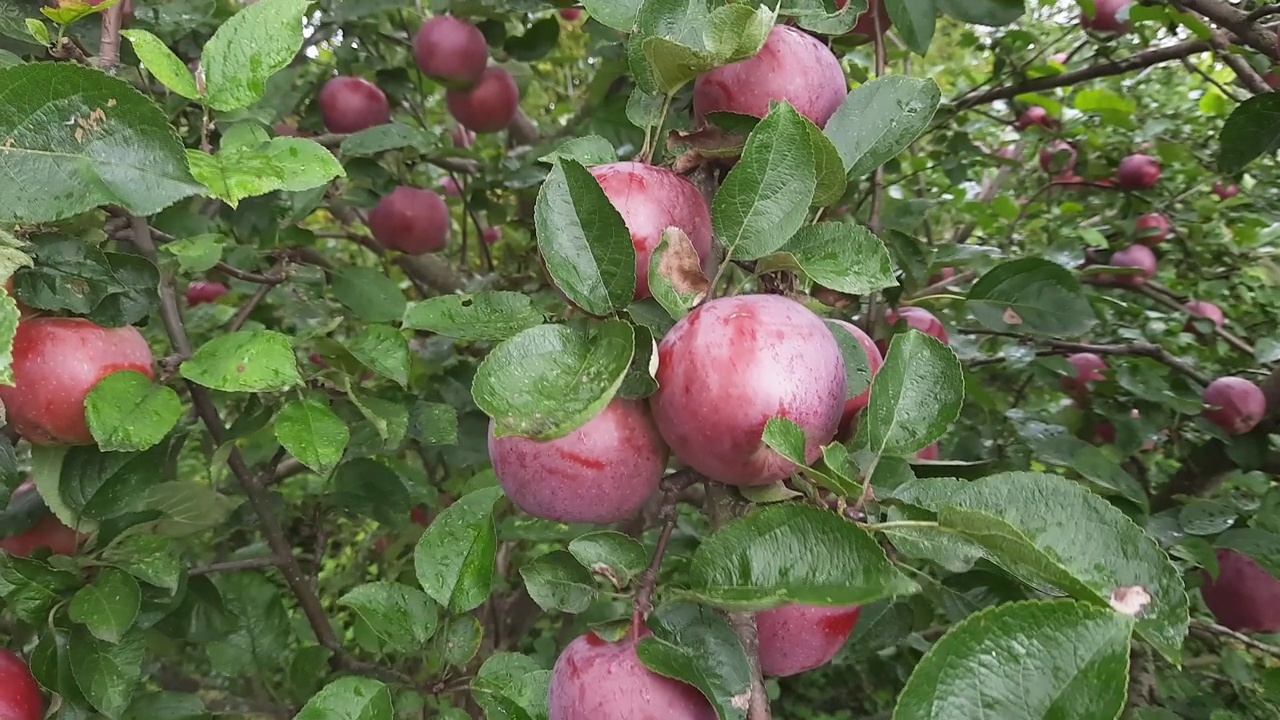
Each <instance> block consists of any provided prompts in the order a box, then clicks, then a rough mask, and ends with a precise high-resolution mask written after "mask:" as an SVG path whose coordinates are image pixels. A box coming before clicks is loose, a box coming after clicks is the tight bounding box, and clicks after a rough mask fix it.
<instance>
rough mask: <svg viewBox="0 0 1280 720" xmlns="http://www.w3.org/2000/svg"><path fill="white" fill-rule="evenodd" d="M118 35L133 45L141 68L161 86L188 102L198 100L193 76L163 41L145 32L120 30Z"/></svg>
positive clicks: (198, 94)
mask: <svg viewBox="0 0 1280 720" xmlns="http://www.w3.org/2000/svg"><path fill="white" fill-rule="evenodd" d="M120 35H121V36H123V37H124V38H125V39H126V40H128V41H129V42H130V43H132V44H133V52H134V53H135V54H137V56H138V59H139V60H141V61H142V65H143V67H145V68H146V69H147V72H149V73H151V74H152V76H154V77H155V79H157V80H159V81H160V83H161V84H163V85H164V86H165V87H167V88H169V89H170V90H172V91H174V92H176V93H178V94H179V95H181V96H182V97H184V98H186V99H188V100H198V99H199V98H200V91H199V90H198V89H197V88H196V78H195V76H194V75H192V74H191V70H189V69H188V68H187V65H186V63H184V62H182V60H180V59H179V58H178V56H177V55H175V54H174V53H173V51H172V50H170V49H169V46H168V45H165V44H164V41H163V40H161V39H160V38H158V37H156V36H155V35H152V34H151V33H149V32H147V31H146V30H121V31H120Z"/></svg>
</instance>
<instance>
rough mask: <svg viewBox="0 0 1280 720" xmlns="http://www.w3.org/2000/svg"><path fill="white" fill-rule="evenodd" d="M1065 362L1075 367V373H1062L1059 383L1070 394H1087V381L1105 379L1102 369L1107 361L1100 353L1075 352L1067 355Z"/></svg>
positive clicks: (1105, 367) (1104, 368)
mask: <svg viewBox="0 0 1280 720" xmlns="http://www.w3.org/2000/svg"><path fill="white" fill-rule="evenodd" d="M1067 362H1069V363H1071V366H1072V367H1073V368H1075V375H1064V376H1063V377H1062V379H1061V380H1059V383H1061V385H1062V389H1063V390H1066V391H1067V393H1068V394H1070V395H1074V396H1082V395H1087V394H1088V393H1089V383H1091V382H1095V381H1098V380H1105V379H1106V376H1105V375H1103V374H1102V371H1103V370H1106V369H1107V361H1106V360H1103V359H1102V356H1101V355H1097V354H1095V353H1091V352H1082V353H1075V354H1074V355H1068V356H1067Z"/></svg>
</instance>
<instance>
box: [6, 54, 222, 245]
mask: <svg viewBox="0 0 1280 720" xmlns="http://www.w3.org/2000/svg"><path fill="white" fill-rule="evenodd" d="M0 138H4V141H3V143H0V145H2V147H0V171H2V172H3V173H4V176H5V182H3V183H0V222H4V223H10V224H12V223H43V222H53V221H55V220H62V219H64V218H69V217H71V216H72V215H77V214H79V213H82V212H85V211H86V210H90V209H92V208H95V207H98V206H99V205H109V204H113V203H114V204H117V205H121V206H123V207H124V208H126V209H127V210H129V211H130V212H132V213H134V214H136V215H154V214H155V213H158V212H160V211H161V210H163V209H164V208H166V207H168V206H170V205H172V204H173V203H175V202H177V201H178V200H181V199H182V198H185V197H189V196H191V195H194V194H196V193H200V192H203V190H204V188H202V187H200V185H199V184H197V183H196V182H195V181H194V180H193V179H192V177H191V173H190V171H189V170H188V169H187V161H186V158H185V156H184V155H183V150H182V143H181V142H180V141H179V140H178V136H177V135H176V134H175V133H174V131H173V128H172V127H170V125H169V121H168V118H167V117H166V116H165V114H164V111H162V110H161V109H160V108H159V107H158V106H156V105H155V104H154V103H152V102H151V101H150V100H148V99H147V98H146V97H144V96H143V95H142V94H141V93H139V92H138V91H137V90H135V89H133V86H132V85H130V84H129V83H127V82H125V81H123V80H120V79H118V78H114V77H111V76H109V75H106V74H105V73H102V72H99V71H98V70H93V69H91V68H87V67H85V66H83V65H78V64H76V63H31V64H28V65H15V66H12V67H7V68H3V69H0ZM125 159H127V161H126V160H125ZM37 188H38V191H37V190H36V189H37Z"/></svg>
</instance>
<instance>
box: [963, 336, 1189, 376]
mask: <svg viewBox="0 0 1280 720" xmlns="http://www.w3.org/2000/svg"><path fill="white" fill-rule="evenodd" d="M957 332H959V333H960V334H962V335H985V336H990V337H1005V338H1013V339H1015V340H1018V341H1019V342H1021V343H1023V344H1027V345H1043V346H1045V347H1049V348H1052V349H1054V350H1058V351H1061V352H1091V353H1097V354H1098V355H1136V356H1139V357H1146V358H1151V359H1152V360H1155V361H1156V362H1158V363H1160V364H1162V365H1166V366H1168V367H1169V368H1171V369H1173V370H1174V371H1176V372H1178V373H1180V374H1182V375H1184V376H1186V377H1188V378H1190V379H1192V380H1194V381H1195V382H1197V383H1199V384H1201V385H1208V384H1209V383H1210V382H1212V378H1210V377H1209V376H1208V375H1205V374H1204V373H1202V372H1200V371H1199V370H1196V369H1195V368H1194V367H1192V366H1191V365H1189V364H1188V363H1185V362H1183V361H1182V360H1179V359H1178V358H1176V357H1174V356H1173V354H1172V353H1170V352H1169V351H1168V350H1165V349H1164V348H1163V347H1161V346H1159V345H1155V344H1152V343H1145V342H1132V343H1124V344H1116V345H1094V344H1091V343H1074V342H1065V341H1062V340H1052V339H1043V338H1035V337H1031V336H1029V335H1019V334H1018V333H1012V332H1002V331H999V330H983V329H980V328H960V329H959V330H957Z"/></svg>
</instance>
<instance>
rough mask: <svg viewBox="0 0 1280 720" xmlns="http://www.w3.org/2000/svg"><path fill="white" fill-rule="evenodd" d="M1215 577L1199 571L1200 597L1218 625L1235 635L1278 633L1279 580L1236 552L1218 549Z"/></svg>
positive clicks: (1279, 618)
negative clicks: (1200, 576) (1244, 633)
mask: <svg viewBox="0 0 1280 720" xmlns="http://www.w3.org/2000/svg"><path fill="white" fill-rule="evenodd" d="M1214 552H1215V554H1216V555H1217V556H1218V577H1217V578H1213V577H1211V576H1210V575H1209V572H1208V571H1207V570H1201V571H1200V572H1201V574H1202V575H1203V577H1204V584H1203V585H1201V586H1200V596H1201V597H1203V598H1204V604H1205V605H1207V606H1208V607H1209V612H1212V613H1213V616H1214V617H1215V618H1216V619H1217V620H1218V622H1219V623H1220V624H1222V625H1224V626H1226V627H1229V628H1231V629H1232V630H1235V631H1237V632H1258V633H1273V632H1280V580H1278V579H1276V578H1275V577H1273V576H1272V575H1271V574H1270V573H1268V572H1267V571H1266V570H1264V569H1263V568H1262V567H1261V566H1260V565H1258V563H1256V562H1254V561H1253V558H1251V557H1249V556H1248V555H1245V554H1244V553H1242V552H1240V551H1238V550H1232V549H1230V548H1218V549H1217V550H1215V551H1214Z"/></svg>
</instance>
